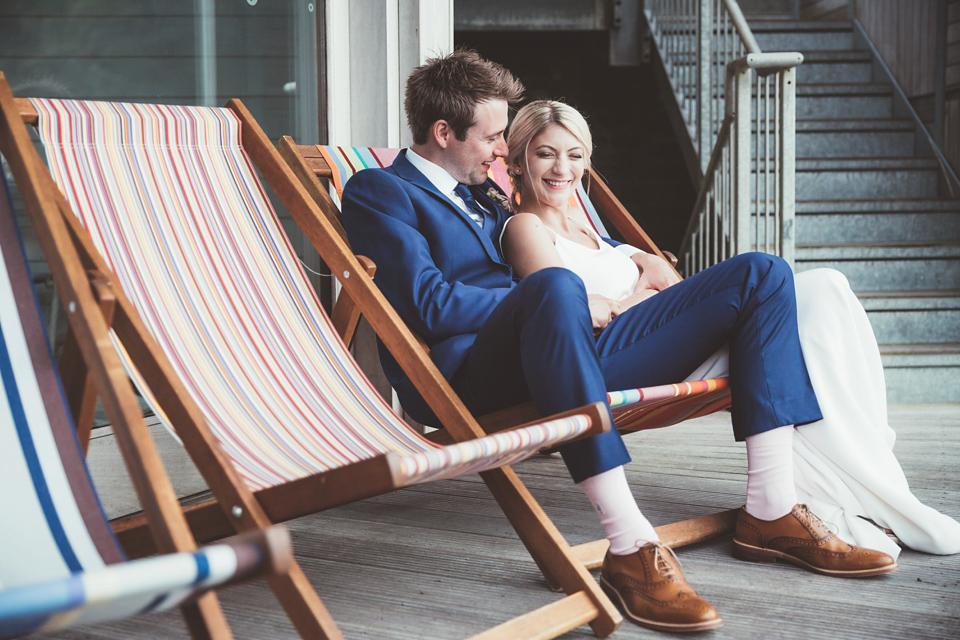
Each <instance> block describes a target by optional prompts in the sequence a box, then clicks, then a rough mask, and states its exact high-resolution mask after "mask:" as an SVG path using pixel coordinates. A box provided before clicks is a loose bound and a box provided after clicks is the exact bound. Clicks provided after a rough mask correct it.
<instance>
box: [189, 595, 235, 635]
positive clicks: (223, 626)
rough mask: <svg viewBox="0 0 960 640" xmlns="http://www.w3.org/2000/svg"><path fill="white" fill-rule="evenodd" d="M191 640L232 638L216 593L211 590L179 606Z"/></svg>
mask: <svg viewBox="0 0 960 640" xmlns="http://www.w3.org/2000/svg"><path fill="white" fill-rule="evenodd" d="M180 612H181V613H182V614H183V619H184V621H186V623H187V629H188V630H189V631H190V637H191V638H193V640H232V638H233V633H231V631H230V626H229V625H228V624H227V618H226V616H224V615H223V610H222V609H221V608H220V602H219V600H217V594H215V593H213V592H212V591H211V592H209V593H205V594H203V595H202V596H200V597H199V598H198V599H197V600H196V601H194V602H191V603H190V604H185V605H183V606H182V607H180Z"/></svg>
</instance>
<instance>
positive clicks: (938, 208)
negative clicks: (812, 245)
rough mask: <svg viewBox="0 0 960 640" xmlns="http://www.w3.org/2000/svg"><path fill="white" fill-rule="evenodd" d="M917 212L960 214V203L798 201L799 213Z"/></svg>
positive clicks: (935, 200)
mask: <svg viewBox="0 0 960 640" xmlns="http://www.w3.org/2000/svg"><path fill="white" fill-rule="evenodd" d="M833 212H836V213H863V212H879V213H883V212H891V213H900V212H916V213H939V212H944V213H955V214H960V201H958V200H949V199H945V198H898V199H895V200H890V199H880V200H878V199H872V198H862V199H859V200H806V199H804V200H799V199H798V200H797V213H833Z"/></svg>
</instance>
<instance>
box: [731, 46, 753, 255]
mask: <svg viewBox="0 0 960 640" xmlns="http://www.w3.org/2000/svg"><path fill="white" fill-rule="evenodd" d="M728 74H729V75H728V77H729V78H730V81H729V82H728V86H729V85H730V84H732V85H733V87H732V89H733V91H731V92H730V93H728V95H731V94H732V95H731V97H732V99H733V100H734V104H733V112H734V122H733V130H734V135H733V139H732V140H731V142H732V143H733V172H734V175H733V181H734V184H733V189H734V193H733V234H734V241H733V255H737V254H740V253H745V252H746V251H749V250H750V248H751V244H750V169H751V167H750V165H751V160H752V158H751V157H750V134H751V126H750V125H751V112H750V111H751V100H750V97H751V96H750V92H751V88H752V86H751V85H752V83H751V79H752V76H753V71H752V70H751V69H750V68H749V67H745V66H744V67H741V66H739V65H731V67H730V71H729V72H728Z"/></svg>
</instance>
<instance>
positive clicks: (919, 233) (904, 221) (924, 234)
mask: <svg viewBox="0 0 960 640" xmlns="http://www.w3.org/2000/svg"><path fill="white" fill-rule="evenodd" d="M795 225H796V232H795V235H796V237H797V238H798V239H800V240H801V241H802V242H803V243H804V244H808V245H815V244H823V243H827V242H831V241H835V240H836V239H837V238H843V239H844V241H845V242H854V243H861V242H890V241H901V242H913V243H930V242H938V241H944V240H945V241H949V242H960V215H957V214H956V213H954V212H947V213H939V212H933V213H927V212H917V211H902V212H901V211H893V212H891V211H869V212H863V213H848V212H843V211H835V212H828V213H797V216H796V218H795Z"/></svg>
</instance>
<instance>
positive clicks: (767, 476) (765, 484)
mask: <svg viewBox="0 0 960 640" xmlns="http://www.w3.org/2000/svg"><path fill="white" fill-rule="evenodd" d="M796 504H797V489H796V485H794V482H793V425H788V426H786V427H779V428H777V429H771V430H770V431H764V432H763V433H758V434H756V435H753V436H748V437H747V505H746V509H747V513H749V514H750V515H752V516H753V517H754V518H759V519H760V520H776V519H777V518H782V517H783V516H785V515H787V514H788V513H790V511H791V510H792V509H793V507H794V505H796Z"/></svg>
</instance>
